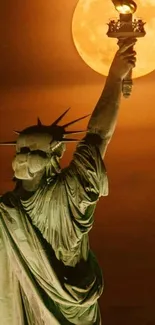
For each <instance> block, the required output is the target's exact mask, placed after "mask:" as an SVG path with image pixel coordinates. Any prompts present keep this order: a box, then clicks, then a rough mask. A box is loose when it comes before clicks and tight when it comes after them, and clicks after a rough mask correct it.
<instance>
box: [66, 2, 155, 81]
mask: <svg viewBox="0 0 155 325" xmlns="http://www.w3.org/2000/svg"><path fill="white" fill-rule="evenodd" d="M136 4H137V11H136V12H135V14H134V15H133V18H141V19H143V20H144V22H146V25H145V31H146V36H145V37H142V38H138V42H137V43H136V46H135V50H136V52H137V63H136V67H135V68H134V69H133V78H137V77H141V76H144V75H146V74H148V73H150V72H152V71H153V70H154V69H155V0H137V1H136ZM118 18H119V14H118V12H117V11H116V10H115V7H114V5H113V3H112V1H110V0H109V1H107V0H79V2H78V4H77V6H76V8H75V11H74V14H73V20H72V35H73V41H74V44H75V47H76V49H77V51H78V53H79V55H80V56H81V57H82V59H83V60H84V61H85V63H86V64H88V65H89V66H90V67H91V68H92V69H93V70H95V71H96V72H98V73H100V74H102V75H104V76H107V75H108V71H109V67H110V64H111V62H112V59H113V57H114V54H115V52H116V51H117V49H118V46H117V39H111V38H109V37H108V36H107V35H106V33H107V31H108V25H107V23H108V22H109V19H118Z"/></svg>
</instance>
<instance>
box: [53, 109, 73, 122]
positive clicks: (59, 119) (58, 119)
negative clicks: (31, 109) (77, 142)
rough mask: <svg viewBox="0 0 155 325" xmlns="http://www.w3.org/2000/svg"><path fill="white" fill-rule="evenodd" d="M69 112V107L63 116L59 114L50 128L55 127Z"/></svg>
mask: <svg viewBox="0 0 155 325" xmlns="http://www.w3.org/2000/svg"><path fill="white" fill-rule="evenodd" d="M69 110H70V107H69V108H68V109H67V110H66V111H65V112H64V113H63V114H61V115H60V116H59V117H58V118H57V119H56V121H54V122H53V123H52V124H51V126H54V125H57V124H58V123H59V122H60V121H61V119H62V118H63V117H64V116H65V115H66V114H67V112H68V111H69Z"/></svg>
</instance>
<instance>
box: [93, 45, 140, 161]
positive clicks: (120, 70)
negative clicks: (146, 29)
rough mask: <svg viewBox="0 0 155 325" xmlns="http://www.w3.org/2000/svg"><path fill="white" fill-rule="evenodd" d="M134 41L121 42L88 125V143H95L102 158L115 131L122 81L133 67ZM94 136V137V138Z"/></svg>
mask: <svg viewBox="0 0 155 325" xmlns="http://www.w3.org/2000/svg"><path fill="white" fill-rule="evenodd" d="M135 42H136V40H135V39H126V40H124V42H122V41H121V43H120V44H119V42H118V45H120V48H119V50H118V51H117V52H116V55H115V57H114V60H113V62H112V65H111V67H110V70H109V75H108V77H107V80H106V84H105V87H104V89H103V92H102V94H101V97H100V98H99V101H98V103H97V105H96V107H95V109H94V111H93V114H92V116H91V118H90V121H89V124H88V135H87V138H88V141H89V139H90V142H91V141H93V143H94V142H95V143H96V144H97V145H98V147H99V149H100V152H101V155H102V156H104V154H105V152H106V148H107V145H108V143H109V142H110V140H111V138H112V135H113V132H114V130H115V126H116V122H117V115H118V110H119V105H120V99H121V91H122V81H123V79H124V78H125V76H126V75H127V74H128V72H129V71H130V70H131V69H132V68H134V67H135V62H136V57H135V55H136V52H135V51H134V50H133V46H134V44H135ZM95 134H96V137H95V136H94V135H95Z"/></svg>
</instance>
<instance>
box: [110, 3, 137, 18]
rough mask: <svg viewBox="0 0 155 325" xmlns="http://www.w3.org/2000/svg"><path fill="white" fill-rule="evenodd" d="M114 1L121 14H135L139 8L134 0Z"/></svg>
mask: <svg viewBox="0 0 155 325" xmlns="http://www.w3.org/2000/svg"><path fill="white" fill-rule="evenodd" d="M112 2H113V4H114V6H115V8H116V10H117V11H118V12H119V13H120V14H124V15H126V14H133V13H134V12H135V11H136V9H137V5H136V3H135V2H134V1H132V0H112Z"/></svg>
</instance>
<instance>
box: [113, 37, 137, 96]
mask: <svg viewBox="0 0 155 325" xmlns="http://www.w3.org/2000/svg"><path fill="white" fill-rule="evenodd" d="M122 41H123V38H119V39H118V43H117V44H118V46H119V47H120V46H121V44H122ZM131 51H133V47H132V48H131ZM132 87H133V81H132V69H131V70H130V71H129V72H128V74H127V75H126V77H125V78H124V79H123V81H122V93H123V96H124V97H125V98H128V97H129V96H130V95H131V93H132Z"/></svg>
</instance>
